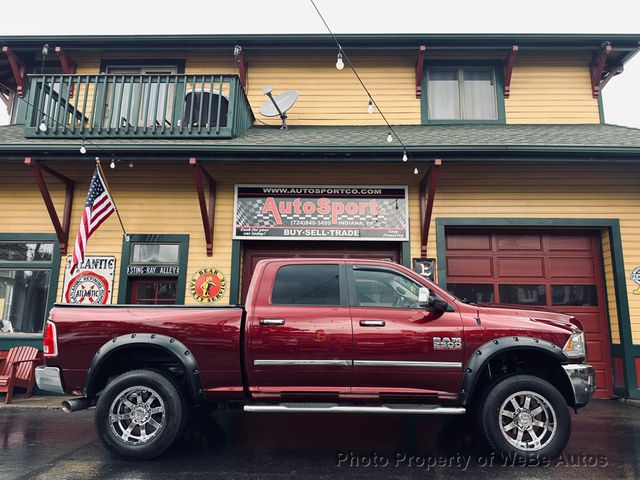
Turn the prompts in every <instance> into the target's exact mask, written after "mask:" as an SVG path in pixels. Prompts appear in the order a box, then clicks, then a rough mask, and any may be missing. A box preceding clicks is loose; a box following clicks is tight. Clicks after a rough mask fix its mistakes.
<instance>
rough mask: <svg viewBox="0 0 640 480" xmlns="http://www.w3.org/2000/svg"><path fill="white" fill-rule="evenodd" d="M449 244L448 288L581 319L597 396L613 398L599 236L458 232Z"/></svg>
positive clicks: (449, 235)
mask: <svg viewBox="0 0 640 480" xmlns="http://www.w3.org/2000/svg"><path fill="white" fill-rule="evenodd" d="M446 242H447V243H446V245H447V251H446V256H447V259H446V267H447V286H448V289H449V290H451V291H452V292H454V293H455V294H456V295H457V296H459V297H461V298H467V299H469V300H470V301H473V302H476V303H481V302H492V303H507V304H521V305H530V306H536V307H540V306H542V307H548V308H551V309H553V310H557V311H559V312H563V313H568V314H571V315H575V317H576V318H578V320H580V322H582V324H583V325H584V329H585V333H586V338H587V355H588V360H589V363H592V364H593V366H594V367H595V369H596V374H597V383H598V389H597V391H596V396H597V397H599V398H606V397H610V396H611V395H612V393H613V388H612V378H611V377H612V374H611V372H612V369H611V354H610V338H609V325H608V319H607V312H606V307H605V305H606V302H605V296H604V287H603V274H602V254H601V252H600V236H599V234H597V233H588V232H571V233H532V232H528V231H527V232H519V233H514V232H495V231H492V232H485V231H455V230H453V231H447V235H446Z"/></svg>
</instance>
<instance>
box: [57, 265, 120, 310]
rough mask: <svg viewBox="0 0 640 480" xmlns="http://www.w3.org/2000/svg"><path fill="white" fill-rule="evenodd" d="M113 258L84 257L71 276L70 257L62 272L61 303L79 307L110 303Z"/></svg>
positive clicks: (113, 269)
mask: <svg viewBox="0 0 640 480" xmlns="http://www.w3.org/2000/svg"><path fill="white" fill-rule="evenodd" d="M115 268H116V258H115V257H111V256H109V257H96V256H88V257H85V259H84V261H83V262H82V263H80V264H79V265H78V269H77V270H76V272H75V275H72V274H71V256H69V257H67V263H66V266H65V270H64V288H63V291H62V303H71V304H79V305H106V304H108V303H111V295H112V293H113V274H114V271H115Z"/></svg>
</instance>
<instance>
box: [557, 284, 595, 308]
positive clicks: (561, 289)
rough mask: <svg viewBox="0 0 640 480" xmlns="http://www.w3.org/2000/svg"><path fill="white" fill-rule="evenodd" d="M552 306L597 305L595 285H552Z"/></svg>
mask: <svg viewBox="0 0 640 480" xmlns="http://www.w3.org/2000/svg"><path fill="white" fill-rule="evenodd" d="M551 297H552V299H553V303H552V305H554V306H559V307H562V306H573V307H597V306H598V290H597V288H596V286H595V285H552V286H551Z"/></svg>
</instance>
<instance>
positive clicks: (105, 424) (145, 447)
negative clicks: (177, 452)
mask: <svg viewBox="0 0 640 480" xmlns="http://www.w3.org/2000/svg"><path fill="white" fill-rule="evenodd" d="M138 394H140V396H138ZM127 402H128V403H129V404H130V405H131V406H132V407H134V408H130V407H129V406H128V405H127ZM147 403H149V404H148V405H147ZM138 405H140V407H138V408H136V407H137V406H138ZM187 407H188V406H187V402H186V399H185V396H184V393H183V392H182V390H181V388H180V387H179V385H178V384H177V382H176V381H175V380H174V379H173V378H172V377H170V376H169V375H164V374H163V373H161V372H158V371H155V370H132V371H129V372H125V373H123V374H122V375H119V376H118V377H116V378H114V379H113V380H112V381H111V382H109V384H108V385H107V386H106V388H105V389H104V391H103V392H102V394H101V395H100V398H99V399H98V403H97V408H96V416H95V422H96V428H97V430H98V436H99V437H100V440H102V443H103V444H104V445H105V447H106V448H107V449H108V450H109V451H110V452H111V453H113V454H115V455H118V456H121V457H125V458H129V459H137V460H148V459H150V458H153V457H157V456H158V455H160V454H161V453H162V452H164V451H165V450H166V449H167V448H169V447H170V446H171V445H172V444H173V443H174V442H175V441H176V440H177V439H178V438H179V437H180V435H181V434H182V431H183V429H184V427H185V425H186V423H187V417H188V408H187ZM112 414H113V415H114V416H113V417H112ZM115 415H118V416H120V417H121V418H116V417H115ZM112 420H113V421H112ZM132 425H133V426H132Z"/></svg>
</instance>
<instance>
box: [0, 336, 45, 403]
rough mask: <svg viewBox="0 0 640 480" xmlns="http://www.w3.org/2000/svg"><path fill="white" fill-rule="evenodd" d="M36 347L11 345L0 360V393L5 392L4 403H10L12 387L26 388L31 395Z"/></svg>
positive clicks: (28, 394)
mask: <svg viewBox="0 0 640 480" xmlns="http://www.w3.org/2000/svg"><path fill="white" fill-rule="evenodd" d="M37 360H38V349H37V348H34V347H13V348H12V349H11V350H9V353H8V354H7V357H6V358H5V359H4V360H0V393H2V392H6V394H7V396H6V398H5V400H4V403H11V399H12V398H13V389H14V387H21V388H26V389H27V398H29V397H31V392H32V391H33V386H34V384H35V376H34V371H35V366H36V362H37Z"/></svg>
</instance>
